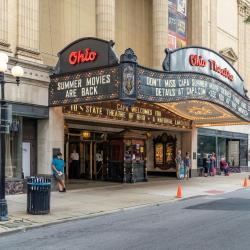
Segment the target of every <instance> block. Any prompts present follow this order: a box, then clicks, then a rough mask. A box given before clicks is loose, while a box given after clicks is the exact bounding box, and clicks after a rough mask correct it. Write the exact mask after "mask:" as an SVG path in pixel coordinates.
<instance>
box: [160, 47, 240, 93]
mask: <svg viewBox="0 0 250 250" xmlns="http://www.w3.org/2000/svg"><path fill="white" fill-rule="evenodd" d="M166 53H167V56H166V58H165V60H164V62H163V68H164V69H165V70H166V71H170V72H194V73H201V74H205V75H208V76H212V77H214V78H216V79H218V80H220V81H223V82H225V83H226V84H227V85H229V86H230V87H232V88H233V89H235V90H236V91H237V92H238V93H240V94H241V95H244V96H245V89H244V81H243V79H242V78H241V76H240V75H239V74H238V72H237V71H236V70H235V69H234V68H233V66H232V65H231V64H229V63H228V62H227V61H226V60H225V59H224V58H223V57H222V56H221V55H219V54H217V53H216V52H215V51H212V50H210V49H207V48H202V47H195V46H192V47H184V48H180V49H177V50H173V51H170V50H166Z"/></svg>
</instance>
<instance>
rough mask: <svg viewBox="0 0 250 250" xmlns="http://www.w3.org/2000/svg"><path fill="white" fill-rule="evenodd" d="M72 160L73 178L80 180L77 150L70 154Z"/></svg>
mask: <svg viewBox="0 0 250 250" xmlns="http://www.w3.org/2000/svg"><path fill="white" fill-rule="evenodd" d="M70 160H71V172H72V174H71V176H72V177H73V178H74V179H79V178H80V169H79V154H78V153H77V152H76V150H75V149H74V150H73V153H71V154H70Z"/></svg>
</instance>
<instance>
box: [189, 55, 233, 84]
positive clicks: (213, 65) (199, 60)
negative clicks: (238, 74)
mask: <svg viewBox="0 0 250 250" xmlns="http://www.w3.org/2000/svg"><path fill="white" fill-rule="evenodd" d="M189 63H190V65H191V66H196V67H206V66H207V65H209V69H210V70H212V71H214V72H217V73H218V74H220V75H222V76H224V77H225V78H227V79H228V80H230V81H233V80H234V76H233V75H232V74H231V73H230V71H229V70H228V69H227V68H223V67H221V66H219V65H218V64H217V62H216V61H215V60H212V59H208V60H207V61H206V60H205V59H204V58H203V57H202V56H201V55H197V54H191V55H190V56H189Z"/></svg>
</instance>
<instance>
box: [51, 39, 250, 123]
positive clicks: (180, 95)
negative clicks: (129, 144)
mask: <svg viewBox="0 0 250 250" xmlns="http://www.w3.org/2000/svg"><path fill="white" fill-rule="evenodd" d="M113 44H114V43H113V42H112V41H110V42H107V41H104V40H101V39H97V38H84V39H79V40H77V41H75V42H73V43H71V44H70V45H69V46H67V47H66V48H65V49H63V50H62V51H61V52H60V53H59V61H58V64H57V66H56V69H55V74H54V75H52V76H51V83H50V86H49V105H50V106H66V105H67V106H69V105H72V104H76V105H80V106H77V107H83V110H81V112H82V113H83V114H84V115H86V114H87V113H88V110H84V108H85V107H86V106H81V104H84V103H85V104H91V103H97V104H95V107H96V109H94V108H93V110H102V113H101V114H99V116H100V117H103V118H109V119H122V120H124V121H133V120H134V119H136V122H139V121H140V122H148V123H152V124H154V123H155V121H156V120H158V121H160V120H161V118H160V117H157V116H155V115H148V114H144V116H143V115H142V116H141V114H138V113H137V114H136V115H135V114H133V112H130V110H126V111H124V110H120V109H118V108H117V107H116V108H115V107H113V106H112V105H113V104H109V105H111V106H110V107H107V106H104V107H101V106H100V105H99V104H98V102H103V101H110V102H114V103H116V102H117V101H120V102H121V103H123V104H124V106H126V107H128V108H131V107H137V106H136V105H138V102H139V103H140V102H143V103H144V105H145V104H148V105H149V104H150V105H153V106H155V107H157V108H159V106H161V108H163V109H164V107H165V109H166V110H167V109H168V108H171V107H172V108H173V105H172V106H171V107H170V106H169V104H170V103H178V105H175V108H178V107H180V108H181V106H182V105H181V102H182V103H184V106H182V110H179V111H180V112H178V110H177V109H176V110H174V111H175V113H176V114H179V115H180V114H181V116H183V117H186V118H187V119H189V120H190V119H192V120H195V119H196V118H197V119H200V120H199V121H200V124H201V123H202V121H203V120H206V119H207V120H208V119H212V118H213V119H215V120H214V121H217V123H218V124H221V122H224V123H225V122H228V121H229V122H231V124H235V123H239V122H249V121H250V102H249V99H248V97H247V95H246V92H247V91H246V89H245V87H244V81H243V79H242V78H241V77H240V75H239V74H238V72H237V71H236V70H235V69H234V68H233V66H232V65H230V64H229V63H228V62H227V61H226V60H225V59H224V58H222V57H221V56H220V55H219V54H217V53H216V52H214V51H211V50H209V49H206V48H201V47H186V48H181V49H177V50H174V51H169V50H166V52H167V56H166V59H165V60H164V62H163V68H164V70H165V71H158V70H153V69H149V68H145V67H142V66H140V65H138V63H137V56H136V55H135V53H134V52H133V50H132V49H127V50H126V51H125V53H124V54H122V55H121V57H120V61H119V62H118V58H117V56H116V54H115V52H114V51H113V48H112V46H113ZM195 100H197V102H194V101H195ZM206 103H209V105H207V104H206ZM105 105H106V104H105ZM194 105H196V106H194ZM187 106H188V107H187ZM98 107H99V109H98ZM65 110H67V111H69V110H68V108H67V107H66V108H65ZM152 110H153V109H152ZM184 110H185V111H184ZM188 110H189V111H190V113H192V116H189V115H188V114H187V112H186V111H188ZM194 110H196V111H197V112H193V111H194ZM204 110H206V114H210V116H208V115H203V113H204V112H203V111H204ZM156 111H157V110H156ZM156 111H155V112H156ZM72 112H73V111H72ZM77 112H80V111H79V110H78V111H77ZM166 112H167V111H166ZM213 112H214V113H218V114H217V116H216V114H213ZM113 114H117V115H114V116H113ZM161 114H163V116H162V119H163V120H164V119H165V121H167V120H166V119H167V116H168V115H169V114H167V113H166V114H165V113H164V112H161ZM91 115H93V116H95V114H94V113H91ZM185 115H186V116H185ZM202 115H203V117H202ZM120 116H121V117H120ZM140 117H141V120H140V119H139V118H140ZM209 117H210V118H209ZM216 117H218V119H217V120H216ZM137 118H138V119H137ZM144 118H145V119H144ZM222 118H223V119H224V120H223V119H222ZM134 121H135V120H134ZM208 121H209V120H208ZM204 124H206V123H204ZM213 124H214V123H213ZM168 125H170V123H169V124H168ZM172 125H174V124H172ZM184 126H186V125H184Z"/></svg>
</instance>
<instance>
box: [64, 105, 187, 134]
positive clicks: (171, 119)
mask: <svg viewBox="0 0 250 250" xmlns="http://www.w3.org/2000/svg"><path fill="white" fill-rule="evenodd" d="M63 112H64V113H66V114H75V115H83V116H90V117H96V118H105V119H112V120H118V121H128V122H133V123H144V124H154V125H161V126H171V127H179V128H186V129H191V128H192V122H191V121H190V120H188V119H185V118H182V117H180V116H178V115H175V114H174V113H172V112H170V111H168V110H166V109H164V108H161V107H157V106H155V105H152V104H147V103H142V102H138V103H136V104H134V105H133V106H132V107H128V106H126V105H124V104H123V103H122V102H119V101H113V102H105V103H93V104H73V105H69V106H64V108H63Z"/></svg>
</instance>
